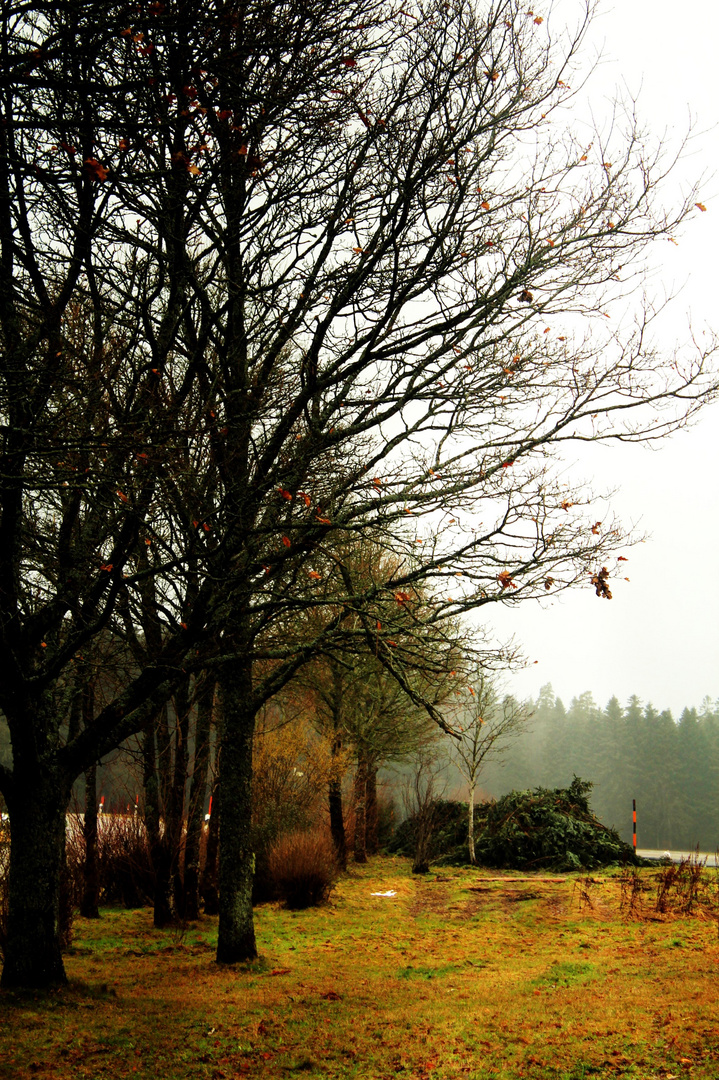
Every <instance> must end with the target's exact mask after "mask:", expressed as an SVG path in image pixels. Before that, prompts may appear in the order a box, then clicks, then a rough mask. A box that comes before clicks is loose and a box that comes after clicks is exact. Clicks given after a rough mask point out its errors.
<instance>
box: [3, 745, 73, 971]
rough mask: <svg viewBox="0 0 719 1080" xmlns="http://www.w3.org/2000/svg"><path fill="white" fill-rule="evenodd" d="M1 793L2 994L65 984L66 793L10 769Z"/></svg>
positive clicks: (58, 786)
mask: <svg viewBox="0 0 719 1080" xmlns="http://www.w3.org/2000/svg"><path fill="white" fill-rule="evenodd" d="M15 770H16V772H15V777H14V782H13V785H12V789H11V790H9V791H8V792H7V793H6V803H7V808H8V814H9V816H10V870H9V875H8V920H7V939H6V943H5V963H4V966H3V972H2V980H0V985H1V986H2V987H3V988H7V989H9V988H11V987H28V988H31V987H32V988H35V987H38V988H42V987H48V986H56V985H59V984H63V983H66V982H67V977H66V975H65V968H64V965H63V962H62V949H61V940H60V931H61V927H60V889H61V878H62V864H63V853H64V849H65V811H66V807H67V802H68V799H69V795H70V793H69V789H68V788H67V785H64V784H62V783H61V782H59V781H58V780H57V779H54V778H52V777H48V776H47V775H45V776H37V775H35V776H32V777H30V776H27V777H23V776H22V773H21V772H20V769H19V767H18V764H17V762H16V764H15Z"/></svg>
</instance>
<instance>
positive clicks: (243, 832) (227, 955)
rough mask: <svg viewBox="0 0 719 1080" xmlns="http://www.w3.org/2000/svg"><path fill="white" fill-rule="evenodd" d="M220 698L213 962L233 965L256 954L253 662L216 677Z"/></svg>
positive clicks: (238, 662)
mask: <svg viewBox="0 0 719 1080" xmlns="http://www.w3.org/2000/svg"><path fill="white" fill-rule="evenodd" d="M219 686H220V692H221V694H222V711H223V721H222V726H223V730H222V755H221V767H220V785H219V787H220V804H221V806H222V827H221V830H220V924H219V932H218V938H217V961H218V963H220V964H236V963H238V962H239V961H242V960H252V959H253V958H254V957H256V956H257V946H256V944H255V927H254V921H253V915H252V879H253V877H254V872H255V856H254V854H253V851H252V740H253V736H254V731H255V708H254V702H253V698H252V663H251V661H249V660H247V661H243V660H239V659H238V660H235V661H233V662H231V663H228V664H225V665H224V666H223V668H222V669H221V672H220V677H219Z"/></svg>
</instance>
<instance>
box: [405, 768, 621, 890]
mask: <svg viewBox="0 0 719 1080" xmlns="http://www.w3.org/2000/svg"><path fill="white" fill-rule="evenodd" d="M591 789H592V784H591V783H590V782H588V781H586V780H581V779H580V778H579V777H576V776H575V778H574V780H573V781H572V783H571V784H570V785H569V787H567V788H541V787H538V788H534V789H533V790H532V791H510V792H509V793H508V794H507V795H503V796H502V798H501V799H498V800H497V801H496V802H486V803H479V804H478V805H476V806H475V851H476V857H477V862H478V864H479V865H482V866H492V867H501V868H506V869H516V870H553V871H568V870H581V869H586V870H593V869H595V868H597V867H599V866H606V865H608V864H610V863H622V862H627V861H630V862H631V861H634V855H633V853H632V849H631V848H630V847H629V846H628V845H627V844H625V843H624V841H623V840H622V839H621V837H620V836H619V834H618V833H617V832H616V831H615V830H614V829H610V828H608V827H607V826H606V825H603V824H602V822H601V821H599V820H598V818H597V817H595V815H594V814H593V813H592V811H591V810H590V808H589V793H590V791H591ZM449 807H453V808H454V812H452V813H450V812H449ZM438 817H439V821H440V822H441V825H440V828H439V829H438V830H437V832H436V833H435V835H434V837H433V838H432V845H431V851H432V855H431V858H432V861H433V862H436V863H439V864H445V865H446V864H448V863H451V864H454V865H466V864H467V863H468V861H469V858H468V851H467V824H466V822H467V807H466V804H463V803H454V804H443V805H442V813H441V814H439V815H438ZM413 837H414V831H413V822H412V819H411V818H409V819H407V821H405V822H402V825H401V826H400V827H399V828H398V829H397V831H396V833H395V835H394V837H393V838H392V841H391V843H390V845H388V850H390V851H393V852H396V853H397V854H407V855H412V854H413V852H414V848H413Z"/></svg>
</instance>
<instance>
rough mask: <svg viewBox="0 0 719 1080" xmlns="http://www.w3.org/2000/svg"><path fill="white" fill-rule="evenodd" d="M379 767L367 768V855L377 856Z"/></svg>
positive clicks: (370, 766) (371, 766) (369, 766)
mask: <svg viewBox="0 0 719 1080" xmlns="http://www.w3.org/2000/svg"><path fill="white" fill-rule="evenodd" d="M377 772H378V769H377V766H376V765H372V764H370V765H368V767H367V788H366V790H367V810H366V822H365V826H366V836H367V842H366V843H367V854H368V855H376V854H377V852H378V850H379V843H378V839H377V830H378V824H379V822H378V818H377Z"/></svg>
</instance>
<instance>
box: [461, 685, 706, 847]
mask: <svg viewBox="0 0 719 1080" xmlns="http://www.w3.org/2000/svg"><path fill="white" fill-rule="evenodd" d="M529 708H530V711H531V712H532V717H531V719H530V720H529V722H528V724H527V730H526V731H525V733H524V734H523V735H522V737H521V738H519V739H515V740H513V741H512V742H511V743H510V744H509V746H508V748H507V750H506V752H505V754H504V755H503V757H502V759H501V760H500V761H491V762H488V764H487V766H486V768H485V770H484V772H483V775H482V777H481V779H480V784H481V785H482V787H483V788H484V789H485V791H487V792H488V793H489V794H491V795H493V796H494V797H499V796H501V795H502V794H504V793H505V792H507V791H511V790H512V789H517V790H519V789H524V788H530V787H536V786H540V785H541V786H542V787H551V788H554V787H563V788H564V787H567V786H568V785H569V784H570V783H571V780H572V777H573V776H575V775H576V776H581V777H582V779H584V780H590V781H592V783H593V785H594V788H593V792H592V796H591V802H592V809H593V810H594V812H595V813H596V814H597V816H598V817H599V818H600V820H601V821H603V822H604V823H605V824H607V825H609V826H612V827H614V828H616V829H617V830H618V832H619V833H620V835H621V836H622V838H623V839H624V840H626V841H628V842H631V836H632V799H636V803H637V837H638V846H639V847H640V848H659V849H668V850H672V849H674V850H683V849H691V848H694V847H696V845H697V844H698V845H699V847H700V849H701V850H702V851H709V852H712V851H714V850H715V849H716V848H717V845H718V844H719V784H718V783H717V778H718V774H719V700H717V701H711V699H709V698H705V699H704V701H703V702H702V705H701V706H700V708H699V710H697V709H696V708H685V709H684V711H683V712H682V714H681V716H680V717H679V719H678V720H675V719H674V717H673V716H672V713H671V711H670V710H669V709H664V710H663V711H662V712H658V711H657V709H655V708H654V706H653V705H651V704H647V705H643V704H642V702H641V701H640V699H639V698H638V697H636V696H632V697H630V699H629V701H628V702H627V704H626V706H624V707H623V706H622V705H621V704H620V702H619V701H618V700H617V698H616V697H612V698H611V699H610V700H609V702H608V703H607V705H606V707H605V708H604V709H602V708H600V707H599V706H598V705H597V704H596V703H595V701H594V699H593V697H592V695H591V693H589V692H587V693H584V694H581V695H580V696H579V697H575V698H573V699H572V701H571V704H570V705H569V708H565V706H564V704H563V703H562V701H561V699H560V698H559V697H557V696H556V695H555V694H554V692H553V690H552V687H551V686H550V685H546V686H544V687H542V689H541V691H540V693H539V696H538V697H537V700H536V701H533V702H531V703H530V705H529Z"/></svg>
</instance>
